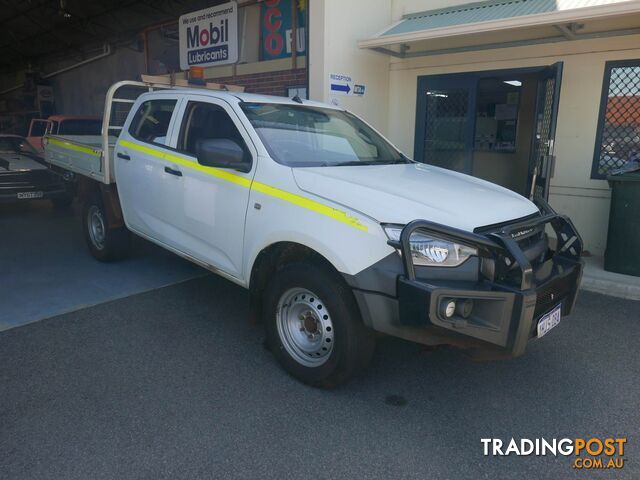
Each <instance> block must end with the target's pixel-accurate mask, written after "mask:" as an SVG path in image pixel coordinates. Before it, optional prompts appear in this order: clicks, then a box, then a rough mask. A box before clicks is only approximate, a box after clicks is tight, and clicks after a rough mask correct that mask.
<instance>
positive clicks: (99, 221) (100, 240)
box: [82, 194, 131, 262]
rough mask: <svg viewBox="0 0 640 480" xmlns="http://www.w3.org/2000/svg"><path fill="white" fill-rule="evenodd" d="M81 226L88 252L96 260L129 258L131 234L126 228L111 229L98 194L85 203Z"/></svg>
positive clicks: (109, 260) (105, 260) (106, 260)
mask: <svg viewBox="0 0 640 480" xmlns="http://www.w3.org/2000/svg"><path fill="white" fill-rule="evenodd" d="M82 225H83V229H84V237H85V241H86V242H87V246H88V247H89V251H90V252H91V255H93V256H94V258H96V259H97V260H100V261H101V262H111V261H115V260H121V259H124V258H126V257H128V256H129V253H130V250H131V232H129V230H127V228H126V227H118V228H113V227H111V226H110V225H109V220H108V216H107V212H106V211H105V209H104V205H103V203H102V199H101V197H100V195H99V194H96V195H93V196H91V197H90V198H89V199H88V200H87V201H86V202H85V204H84V208H83V211H82Z"/></svg>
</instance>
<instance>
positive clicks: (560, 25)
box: [359, 0, 640, 58]
mask: <svg viewBox="0 0 640 480" xmlns="http://www.w3.org/2000/svg"><path fill="white" fill-rule="evenodd" d="M630 34H640V0H489V1H484V2H478V3H469V4H464V5H458V6H455V7H448V8H442V9H437V10H428V11H425V12H419V13H412V14H410V15H405V16H404V17H403V18H402V19H401V20H400V21H399V22H396V23H394V24H392V25H390V26H388V27H387V28H385V29H384V30H383V31H382V32H380V33H379V34H377V35H375V36H374V37H372V38H369V39H366V40H362V41H360V42H359V46H360V48H368V49H372V50H376V51H379V52H383V53H387V54H390V55H393V56H395V57H401V58H407V57H416V56H425V55H438V54H443V53H455V52H461V51H474V50H486V49H492V48H504V47H512V46H523V45H533V44H542V43H553V42H560V41H567V40H580V39H588V38H602V37H605V36H618V35H630Z"/></svg>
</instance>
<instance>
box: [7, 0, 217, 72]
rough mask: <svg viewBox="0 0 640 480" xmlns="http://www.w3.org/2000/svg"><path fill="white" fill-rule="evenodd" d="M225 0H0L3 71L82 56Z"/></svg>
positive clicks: (125, 40)
mask: <svg viewBox="0 0 640 480" xmlns="http://www.w3.org/2000/svg"><path fill="white" fill-rule="evenodd" d="M224 1H226V0H107V1H99V0H0V72H13V71H18V70H20V69H23V68H25V67H26V66H28V65H37V64H41V63H43V62H48V61H51V60H55V59H56V58H57V57H60V56H68V55H70V54H71V55H74V56H76V55H77V56H78V57H80V58H82V57H83V56H84V55H86V54H87V51H88V50H91V49H95V48H96V47H97V46H100V45H101V44H102V43H104V42H110V43H120V42H130V41H131V40H132V39H133V38H134V37H135V35H136V34H138V33H140V32H141V31H142V30H144V29H145V28H146V27H149V26H153V25H158V24H161V23H165V22H170V21H173V20H177V19H178V17H179V16H180V15H182V14H184V13H188V12H192V11H195V10H199V9H201V8H205V7H209V6H212V5H217V4H220V3H224Z"/></svg>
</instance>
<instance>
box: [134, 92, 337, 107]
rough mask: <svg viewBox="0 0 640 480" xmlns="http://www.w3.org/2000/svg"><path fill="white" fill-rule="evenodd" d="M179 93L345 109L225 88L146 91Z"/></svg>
mask: <svg viewBox="0 0 640 480" xmlns="http://www.w3.org/2000/svg"><path fill="white" fill-rule="evenodd" d="M169 91H170V92H171V93H177V94H180V95H200V96H205V97H214V98H220V99H223V100H226V101H227V102H230V103H240V102H247V103H272V104H277V105H297V106H300V105H306V106H311V107H322V108H331V109H333V110H343V109H342V108H340V107H336V106H335V105H329V104H327V103H321V102H315V101H313V100H305V99H302V104H300V103H299V102H296V101H294V100H292V99H291V98H287V97H278V96H275V95H260V94H257V93H244V92H228V91H224V90H208V89H203V88H179V89H170V90H156V91H155V92H151V93H145V94H144V95H145V96H147V95H149V96H152V95H153V94H154V93H156V92H157V93H167V92H169Z"/></svg>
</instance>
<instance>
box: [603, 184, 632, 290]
mask: <svg viewBox="0 0 640 480" xmlns="http://www.w3.org/2000/svg"><path fill="white" fill-rule="evenodd" d="M607 180H608V181H609V185H611V212H610V214H609V232H608V235H607V249H606V251H605V254H604V269H605V270H608V271H610V272H616V273H624V274H626V275H634V276H637V277H640V255H638V249H639V248H640V171H635V172H632V173H623V174H620V175H609V176H608V177H607Z"/></svg>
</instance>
